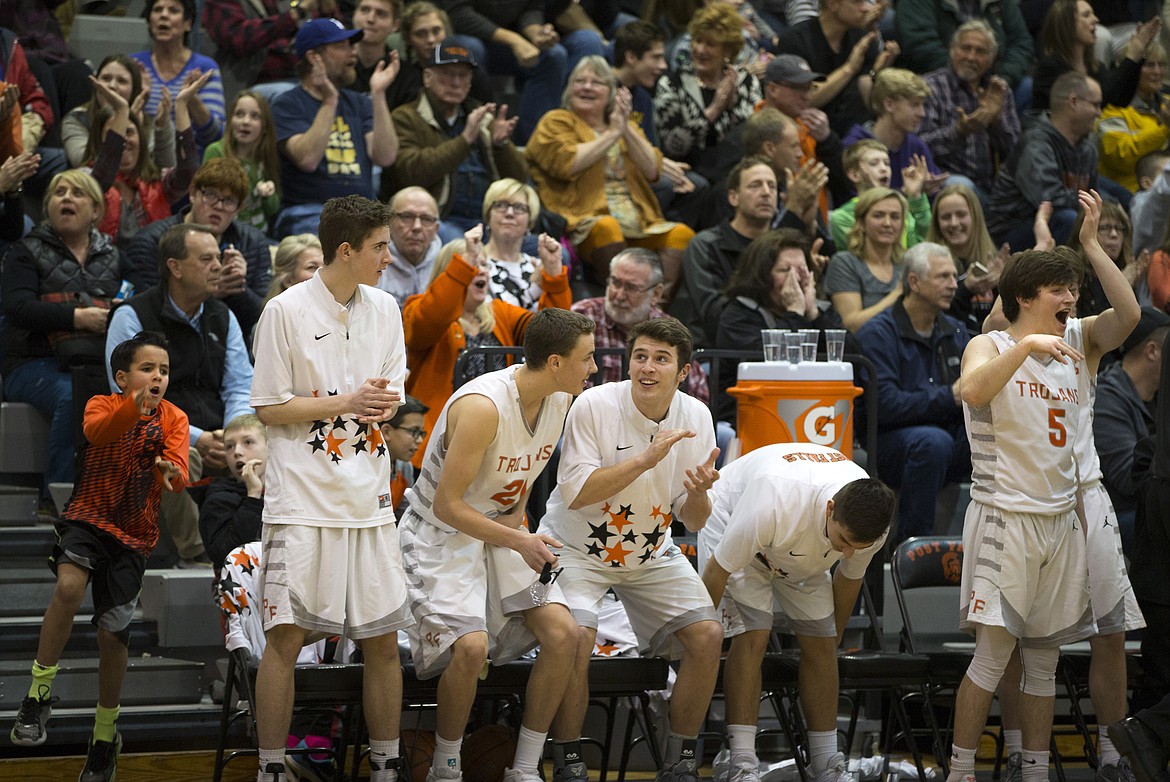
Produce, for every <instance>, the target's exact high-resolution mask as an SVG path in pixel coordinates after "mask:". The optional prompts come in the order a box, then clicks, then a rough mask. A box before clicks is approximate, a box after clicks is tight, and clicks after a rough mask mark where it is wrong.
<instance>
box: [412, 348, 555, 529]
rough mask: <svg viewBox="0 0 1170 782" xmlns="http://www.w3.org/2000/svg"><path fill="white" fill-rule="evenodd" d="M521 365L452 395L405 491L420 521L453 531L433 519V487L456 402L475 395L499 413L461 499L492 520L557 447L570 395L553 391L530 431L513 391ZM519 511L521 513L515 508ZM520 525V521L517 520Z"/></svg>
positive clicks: (522, 492) (510, 506)
mask: <svg viewBox="0 0 1170 782" xmlns="http://www.w3.org/2000/svg"><path fill="white" fill-rule="evenodd" d="M521 366H522V365H514V366H510V367H508V368H506V369H501V370H499V371H498V372H489V373H487V374H486V375H480V376H479V377H477V378H475V379H474V380H472V381H470V382H468V383H466V384H465V385H463V386H462V387H461V388H460V389H459V390H458V391H456V392H455V393H454V394H452V395H451V398H450V399H448V400H447V404H445V405H443V411H442V412H441V413H440V414H439V420H438V421H437V422H436V423H435V427H434V429H433V431H432V432H431V439H430V441H429V442H428V443H427V451H426V455H425V456H424V457H423V463H422V469H421V470H420V471H419V474H418V480H416V481H415V484H414V486H413V487H412V488H410V489H409V490H407V492H406V499H407V501H408V502H409V503H410V508H411V510H412V511H414V512H415V513H416V514H418V515H419V516H420V517H421V518H423V519H425V520H427V521H429V522H430V523H432V524H435V525H436V526H438V527H440V528H443V529H446V530H450V529H452V528H451V527H450V526H448V525H447V524H445V523H443V521H442V520H440V519H438V518H436V517H435V515H434V511H433V508H432V506H433V503H434V500H435V489H436V487H437V486H438V485H439V475H440V474H441V473H442V472H443V464H444V462H446V458H447V445H446V444H445V442H444V441H445V440H446V439H447V411H449V410H450V409H451V405H453V404H454V403H455V402H456V401H457V400H459V399H462V398H463V397H465V396H470V395H472V394H476V395H479V396H482V397H484V398H486V399H488V400H490V401H491V402H492V404H494V405H495V406H496V411H497V413H498V414H499V424H498V426H497V428H496V437H495V439H494V440H492V442H491V444H490V445H489V446H488V449H487V452H486V453H485V454H484V457H483V463H482V464H481V465H480V468H479V474H478V475H476V476H475V480H473V481H472V482H471V485H470V486H469V487H468V488H467V492H466V493H465V494H464V495H463V499H464V500H465V501H466V502H467V503H468V504H469V505H471V507H473V508H475V509H476V510H477V511H479V512H480V513H482V514H483V515H485V516H487V517H488V518H489V519H494V518H496V517H497V516H501V515H503V514H505V513H509V512H511V511H513V510H516V509H517V505H516V504H517V502H519V501H521V499H522V498H523V497H524V495H525V494H526V493H527V492H528V488H529V487H530V486H531V485H532V482H533V481H535V480H536V479H537V478H538V477H539V476H540V473H541V472H542V471H543V470H544V468H545V467H546V466H547V465H548V460H549V458H550V457H551V456H552V454H553V449H554V448H556V445H557V440H559V439H560V437H561V431H562V430H563V429H564V427H565V415H566V414H567V413H568V412H569V404H570V403H571V402H572V400H573V397H572V395H570V394H567V393H563V392H557V393H554V394H552V395H550V396H548V397H546V398H545V400H544V403H543V404H542V405H541V408H540V414H539V415H538V416H537V419H536V426H535V428H534V429H533V430H529V428H528V423H527V422H526V421H525V420H524V411H523V409H522V408H521V406H520V392H519V391H518V390H517V388H516V372H517V371H518V370H519V369H520V368H521ZM520 510H521V511H523V509H522V508H521V509H520ZM517 521H519V518H518V519H517Z"/></svg>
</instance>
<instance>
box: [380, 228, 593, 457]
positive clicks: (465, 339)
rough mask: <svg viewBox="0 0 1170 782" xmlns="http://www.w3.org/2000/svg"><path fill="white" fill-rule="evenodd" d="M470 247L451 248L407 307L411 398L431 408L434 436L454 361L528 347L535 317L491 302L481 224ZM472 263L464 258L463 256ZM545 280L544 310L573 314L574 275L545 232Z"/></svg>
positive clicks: (477, 364) (490, 365) (496, 364)
mask: <svg viewBox="0 0 1170 782" xmlns="http://www.w3.org/2000/svg"><path fill="white" fill-rule="evenodd" d="M465 241H466V246H465V248H464V247H460V246H459V245H458V243H451V244H448V245H447V246H446V247H445V249H444V251H443V252H442V253H440V255H439V258H438V260H436V261H435V264H434V267H433V269H432V273H431V283H430V285H429V286H428V287H427V289H426V291H425V292H423V293H421V294H419V295H416V296H412V297H410V299H409V300H407V302H406V306H405V307H403V308H402V327H403V331H404V332H405V336H406V361H407V364H408V365H409V366H410V376H409V377H408V378H407V380H406V392H407V393H408V394H410V395H411V396H414V397H415V398H417V399H418V400H419V401H420V402H422V403H423V404H424V405H426V406H427V407H428V408H429V411H428V412H427V414H426V423H427V430H428V431H433V430H434V427H435V422H436V421H437V420H438V418H439V413H440V412H442V409H443V404H444V403H445V402H446V401H447V398H448V397H450V396H451V392H452V390H453V385H452V377H453V375H454V370H455V362H456V359H457V358H458V357H459V354H460V353H461V352H463V350H464V349H472V348H477V347H486V346H490V345H522V344H523V343H524V331H525V330H526V329H527V328H528V322H529V321H530V320H531V319H532V315H533V313H532V311H531V310H526V309H524V308H523V307H516V306H514V305H512V304H507V303H505V302H502V301H500V300H499V299H493V298H491V295H490V293H489V292H488V280H489V278H490V275H491V264H490V263H489V262H488V259H487V254H486V253H485V252H484V249H483V244H482V241H483V226H482V225H477V226H476V227H475V228H472V229H471V230H470V231H468V232H467V234H466V238H465ZM461 250H462V251H463V252H466V257H467V259H468V260H464V255H463V252H461ZM540 256H541V263H542V264H543V268H544V269H545V270H549V269H556V274H549V273H548V271H545V272H544V274H543V275H542V278H541V288H542V289H543V291H544V293H543V294H542V296H541V298H540V309H544V308H545V307H558V308H560V309H568V308H569V305H570V304H571V303H572V294H570V293H569V277H568V274H567V273H566V270H565V269H564V267H562V266H561V246H560V243H559V242H557V241H556V240H555V239H553V238H552V237H550V236H548V235H547V234H541V237H540ZM503 366H504V362H503V361H502V360H500V361H494V360H490V359H488V358H487V357H485V356H479V357H477V359H476V360H474V361H473V363H472V364H471V365H470V366H469V367H468V374H470V375H471V376H477V375H481V374H483V373H484V372H491V371H493V370H495V369H502V368H503ZM426 443H427V441H426V439H425V438H424V440H423V442H422V443H420V444H419V447H418V451H417V452H416V453H415V455H414V461H413V463H414V466H415V467H419V466H421V463H422V457H423V454H424V453H426Z"/></svg>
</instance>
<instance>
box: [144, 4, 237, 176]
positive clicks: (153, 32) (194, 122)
mask: <svg viewBox="0 0 1170 782" xmlns="http://www.w3.org/2000/svg"><path fill="white" fill-rule="evenodd" d="M142 18H144V19H146V21H147V29H148V31H149V33H150V49H148V50H146V51H141V52H135V53H134V54H132V55H130V56H131V57H133V58H134V59H135V60H136V61H137V62H138V63H139V67H141V68H142V71H143V73H144V74H145V75H146V77H147V78H148V79H149V82H150V97H148V98H147V99H146V105H145V106H144V107H143V109H144V110H145V111H146V113H147V114H150V115H152V116H153V115H155V114H156V113H157V112H158V110H159V106H160V104H161V103H162V101H163V98H162V94H163V92H168V93H170V94H171V95H172V96H173V95H177V94H178V93H179V91H180V90H182V89H183V87H184V86H186V85H187V84H189V83H191V82H194V81H196V80H197V79H199V78H200V76H202V75H203V74H210V76H209V77H208V78H207V79H204V80H202V83H201V86H200V87H199V88H198V90H196V92H195V93H194V94H193V95H192V96H191V100H190V101H189V102H188V105H187V111H188V113H189V114H190V116H191V127H192V128H193V129H194V131H195V143H196V144H197V145H198V147H199V150H200V153H202V151H203V150H204V149H206V148H207V145H208V144H210V143H211V142H213V141H215V140H217V139H219V138H220V137H221V136H223V123H224V99H223V81H222V80H221V79H220V75H219V66H218V65H216V63H215V60H213V59H211V58H210V57H208V56H206V55H203V54H199V53H198V52H193V51H191V49H190V48H189V47H188V46H187V39H188V37H189V36H190V35H191V28H192V26H194V24H195V0H150V2H148V3H147V4H146V5H145V6H144V7H143V9H142Z"/></svg>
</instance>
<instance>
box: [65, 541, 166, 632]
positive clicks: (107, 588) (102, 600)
mask: <svg viewBox="0 0 1170 782" xmlns="http://www.w3.org/2000/svg"><path fill="white" fill-rule="evenodd" d="M59 562H68V563H70V564H72V565H76V566H78V567H81V568H85V569H86V570H88V571H89V579H90V585H91V587H92V588H93V607H94V613H93V623H94V624H95V625H97V626H98V627H100V628H102V629H103V630H108V631H109V632H111V633H120V632H122V631H123V630H125V629H126V628H128V627H129V626H130V620H131V619H132V618H133V617H134V609H135V607H137V605H138V593H139V592H141V591H142V576H143V574H144V573H145V572H146V557H144V556H143V555H142V554H139V553H138V552H137V551H134V550H133V549H131V548H128V547H126V546H125V545H124V544H123V543H122V542H120V541H119V540H118V539H117V538H115V537H114V536H113V535H110V534H108V533H105V532H103V531H101V530H100V529H98V528H97V527H93V526H91V525H89V524H85V523H83V522H77V521H69V520H65V521H61V522H59V523H58V524H57V545H56V546H55V547H54V548H53V553H52V555H51V556H50V557H49V567H50V568H52V570H53V572H54V573H56V572H57V563H59Z"/></svg>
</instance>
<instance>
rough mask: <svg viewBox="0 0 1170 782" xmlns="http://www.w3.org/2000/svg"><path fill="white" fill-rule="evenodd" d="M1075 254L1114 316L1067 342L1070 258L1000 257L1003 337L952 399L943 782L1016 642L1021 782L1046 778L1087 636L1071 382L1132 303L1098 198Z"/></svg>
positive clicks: (976, 352) (976, 731)
mask: <svg viewBox="0 0 1170 782" xmlns="http://www.w3.org/2000/svg"><path fill="white" fill-rule="evenodd" d="M1080 201H1081V206H1082V208H1083V209H1084V211H1085V220H1084V223H1083V225H1082V229H1081V234H1080V238H1081V244H1082V246H1083V251H1084V254H1085V257H1087V258H1088V259H1089V261H1090V263H1091V264H1092V266H1093V271H1094V272H1095V273H1096V275H1097V277H1098V279H1099V280H1100V281H1101V284H1102V287H1103V288H1104V290H1105V293H1106V296H1107V297H1108V299H1109V301H1110V303H1111V304H1112V305H1113V309H1109V310H1106V311H1105V312H1104V313H1102V314H1101V315H1099V316H1095V317H1088V318H1084V319H1082V320H1081V321H1080V323H1079V324H1078V325H1077V326H1074V327H1073V328H1071V329H1070V328H1069V320H1070V318H1071V317H1072V315H1073V313H1074V312H1075V307H1076V299H1077V286H1078V284H1079V281H1080V276H1081V275H1080V269H1079V266H1078V262H1077V259H1076V257H1075V255H1073V254H1072V253H1071V252H1069V251H1067V250H1063V249H1062V248H1058V250H1057V251H1055V252H1042V251H1036V250H1029V251H1026V252H1023V253H1018V254H1016V255H1015V256H1013V257H1012V258H1011V259H1010V260H1009V262H1008V264H1007V265H1006V266H1005V268H1004V271H1003V273H1002V275H1001V277H1000V284H999V292H1000V297H1001V299H1002V306H1003V312H1004V315H1005V316H1006V317H1007V319H1008V322H1009V326H1008V327H1007V329H1006V330H1004V331H996V332H992V333H990V334H984V335H980V336H978V337H975V338H974V339H973V340H971V343H970V344H969V345H968V346H967V350H966V352H965V353H964V354H963V373H962V380H961V394H962V397H963V411H964V415H965V417H966V420H967V434H968V437H969V438H970V440H971V452H972V453H971V456H972V458H971V461H972V468H973V469H972V485H971V505H970V507H969V508H968V509H967V516H966V519H965V521H964V528H963V552H964V556H963V577H962V589H961V605H960V627H962V628H963V629H966V630H973V631H974V633H975V656H974V658H973V660H972V662H971V665H970V667H969V668H968V670H967V674H966V676H965V677H964V679H963V682H962V684H961V685H960V687H959V694H958V698H957V702H956V706H955V714H956V717H955V733H954V742H953V747H952V752H951V770H950V775H949V776H948V781H949V782H960V781H961V780H974V778H975V773H974V764H975V749H976V747H977V744H978V741H979V736H980V734H981V733H982V731H983V727H984V725H985V723H986V721H987V714H988V711H989V709H990V707H991V699H992V697H993V696H994V693H995V690H996V687H997V686H998V685H999V682H1000V680H1001V679H1002V678H1003V675H1004V669H1005V668H1006V666H1007V664H1008V659H1009V658H1010V656H1011V654H1012V650H1013V649H1014V648H1016V645H1017V642H1018V644H1019V648H1020V656H1021V662H1022V665H1023V670H1024V674H1023V676H1022V678H1021V683H1020V691H1021V692H1020V706H1019V709H1020V714H1021V730H1022V733H1023V735H1022V745H1023V752H1022V760H1023V772H1022V773H1023V779H1025V780H1041V779H1047V776H1048V751H1047V748H1048V741H1049V734H1050V733H1051V730H1052V709H1053V703H1054V700H1055V693H1056V663H1057V658H1058V656H1059V646H1060V644H1062V643H1068V642H1071V641H1076V640H1079V639H1081V638H1084V637H1086V636H1088V635H1090V634H1092V632H1093V630H1094V623H1093V615H1092V611H1091V610H1090V608H1089V590H1088V565H1087V561H1086V554H1085V533H1084V530H1083V528H1082V525H1081V522H1080V521H1079V520H1078V515H1077V511H1076V507H1077V490H1078V485H1079V479H1080V475H1079V474H1078V464H1077V453H1076V448H1075V443H1076V442H1077V438H1078V428H1079V427H1080V426H1081V425H1082V424H1083V420H1084V419H1083V417H1082V411H1081V409H1080V406H1081V405H1087V404H1090V400H1089V399H1087V398H1085V397H1086V394H1085V393H1084V392H1083V390H1082V387H1081V380H1080V377H1079V373H1088V372H1090V369H1091V368H1095V367H1096V365H1097V362H1098V361H1099V360H1100V357H1101V355H1102V354H1103V353H1105V352H1107V351H1109V350H1112V349H1114V348H1116V347H1117V346H1118V345H1120V344H1121V343H1122V341H1123V340H1124V339H1125V337H1126V335H1128V334H1129V332H1130V331H1131V330H1132V329H1133V327H1134V325H1136V323H1137V320H1138V317H1139V314H1140V310H1139V308H1138V305H1137V300H1136V299H1135V297H1134V295H1133V290H1132V289H1131V288H1130V286H1129V284H1128V283H1127V282H1126V281H1125V278H1124V276H1123V275H1122V274H1121V272H1120V270H1119V269H1118V268H1117V267H1116V266H1115V265H1114V264H1113V262H1112V261H1111V260H1109V257H1108V255H1106V254H1105V252H1104V251H1103V250H1102V249H1101V246H1100V244H1099V243H1098V241H1097V221H1098V217H1099V215H1100V203H1101V202H1100V197H1099V196H1097V194H1096V193H1086V192H1083V191H1082V192H1081V194H1080Z"/></svg>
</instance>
